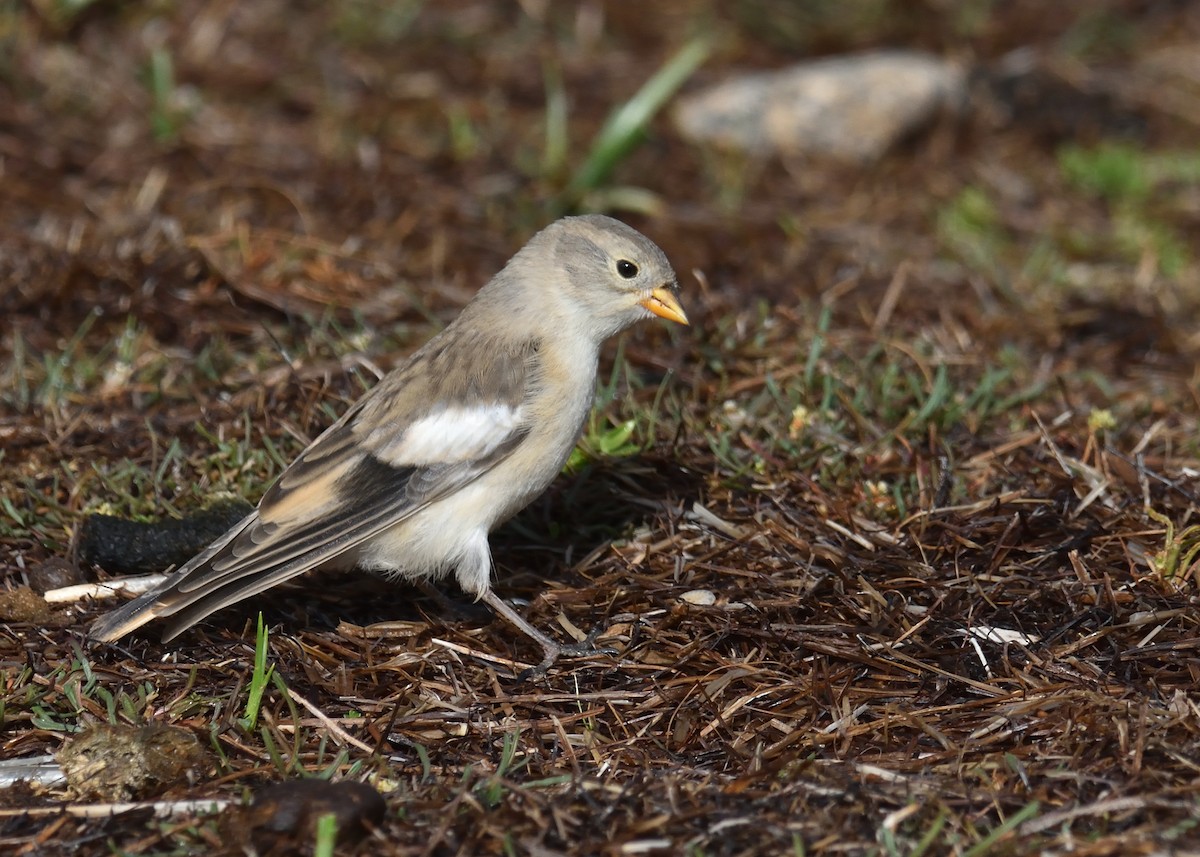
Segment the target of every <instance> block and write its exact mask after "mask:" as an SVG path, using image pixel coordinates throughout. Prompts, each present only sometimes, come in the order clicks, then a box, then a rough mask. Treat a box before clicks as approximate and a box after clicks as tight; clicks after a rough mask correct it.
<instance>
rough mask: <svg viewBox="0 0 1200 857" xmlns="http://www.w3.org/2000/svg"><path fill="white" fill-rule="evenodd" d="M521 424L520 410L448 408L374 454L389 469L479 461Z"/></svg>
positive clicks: (484, 406) (407, 430)
mask: <svg viewBox="0 0 1200 857" xmlns="http://www.w3.org/2000/svg"><path fill="white" fill-rule="evenodd" d="M520 422H521V409H520V408H510V407H509V406H508V405H500V404H491V405H477V406H473V407H466V408H464V407H449V408H443V409H442V410H440V411H436V412H434V413H432V414H430V415H429V416H427V417H425V418H424V419H420V420H417V421H416V422H414V423H413V424H412V425H410V426H409V427H408V428H407V429H405V430H404V432H403V433H402V434H401V435H399V436H398V437H396V438H395V439H393V440H389V441H388V442H386V443H384V444H381V445H380V446H379V447H377V451H376V455H378V456H379V458H380V459H381V460H383V461H386V462H387V463H388V464H391V465H393V466H397V467H400V466H405V465H422V464H456V463H459V462H463V461H472V460H474V459H477V458H483V457H485V456H487V455H489V454H490V453H491V452H492V451H494V450H495V449H496V447H497V446H499V445H500V444H501V443H502V442H503V441H504V440H505V439H506V438H507V437H508V435H509V434H510V433H511V432H512V430H513V429H514V428H516V427H517V425H519V424H520Z"/></svg>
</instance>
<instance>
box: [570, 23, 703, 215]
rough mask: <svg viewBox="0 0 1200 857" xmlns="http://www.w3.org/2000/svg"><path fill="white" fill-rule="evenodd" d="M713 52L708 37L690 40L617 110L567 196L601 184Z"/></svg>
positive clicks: (576, 174)
mask: <svg viewBox="0 0 1200 857" xmlns="http://www.w3.org/2000/svg"><path fill="white" fill-rule="evenodd" d="M711 52H712V45H711V43H710V41H709V39H708V38H706V37H700V38H696V39H693V40H692V41H690V42H688V43H687V44H686V45H684V47H683V48H682V49H681V50H680V51H679V52H678V53H676V54H675V55H674V56H673V57H671V59H669V60H668V61H667V63H666V65H664V66H663V67H662V68H661V69H659V70H658V71H657V72H656V73H655V74H654V76H653V77H651V78H650V79H649V80H648V81H646V83H645V84H643V86H642V88H641V89H639V90H638V91H637V94H636V95H634V96H633V98H631V99H629V100H628V101H626V102H625V103H624V104H622V105H621V106H620V107H618V108H617V109H616V110H614V111H613V112H612V113H611V114H610V115H609V117H608V120H607V121H606V122H605V123H604V127H602V128H601V129H600V133H599V134H597V135H596V140H595V142H594V143H593V144H592V148H591V151H589V152H588V154H587V158H586V159H585V160H584V162H583V165H582V166H581V167H580V168H579V171H578V172H576V173H575V177H574V179H572V181H571V185H570V187H569V188H568V192H567V196H568V197H569V198H570V199H572V200H575V199H578V197H579V196H580V195H582V194H583V193H585V192H586V191H589V190H592V189H593V188H596V187H598V186H599V185H601V184H602V183H603V182H604V181H605V179H607V178H608V177H609V175H610V174H611V173H612V171H613V169H615V168H616V166H617V164H619V163H620V162H621V161H622V160H623V159H624V158H625V156H626V155H628V154H629V152H630V151H632V149H633V148H634V146H636V145H637V143H638V142H639V140H640V139H641V134H642V131H643V130H644V129H645V127H646V125H647V124H649V122H650V120H651V119H653V118H654V115H655V114H656V113H658V111H659V110H660V109H662V106H663V105H664V104H666V103H667V101H668V100H669V99H670V98H671V96H672V95H674V94H675V92H676V91H677V90H678V89H679V87H681V86H682V85H683V84H684V82H685V81H686V80H687V79H688V78H689V77H691V76H692V73H693V72H695V71H696V69H698V68H699V67H700V66H701V65H702V64H703V63H704V61H705V60H706V59H708V56H709V54H710V53H711Z"/></svg>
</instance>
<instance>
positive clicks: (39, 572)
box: [26, 556, 86, 595]
mask: <svg viewBox="0 0 1200 857" xmlns="http://www.w3.org/2000/svg"><path fill="white" fill-rule="evenodd" d="M26 577H28V578H29V588H30V589H32V590H33V591H34V592H36V593H38V594H39V595H45V594H46V593H47V592H49V591H50V590H51V589H62V588H63V587H64V586H74V585H75V584H77V583H83V582H84V581H85V580H86V578H85V577H84V574H83V570H82V569H80V568H79V566H77V565H75V564H74V563H72V562H70V561H69V560H66V559H63V558H62V557H57V556H52V557H50V558H49V559H48V560H46V561H45V562H43V563H39V564H37V565H35V566H33V567H32V568H30V569H29V571H27V572H26Z"/></svg>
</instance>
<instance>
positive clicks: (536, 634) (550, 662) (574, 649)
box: [483, 590, 617, 681]
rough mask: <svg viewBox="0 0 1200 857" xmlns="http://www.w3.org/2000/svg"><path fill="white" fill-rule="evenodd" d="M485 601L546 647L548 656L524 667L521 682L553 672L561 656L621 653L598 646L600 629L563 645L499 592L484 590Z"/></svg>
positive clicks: (520, 676)
mask: <svg viewBox="0 0 1200 857" xmlns="http://www.w3.org/2000/svg"><path fill="white" fill-rule="evenodd" d="M483 600H484V602H485V603H487V604H488V605H489V606H490V607H491V608H492V609H493V610H495V611H496V612H497V613H499V614H500V616H501V617H503V618H504V619H506V620H507V621H508V623H509V624H510V625H512V626H513V627H515V628H517V629H518V630H520V631H521V632H522V633H523V634H525V636H527V637H529V638H530V639H532V640H535V641H536V642H537V643H538V645H540V646H541V647H542V651H543V652H544V653H545V657H544V658H542V662H541V663H540V664H538V665H537V666H536V667H530V668H529V669H526V670H521V672H520V673H518V674H517V681H528V680H529V679H536V678H543V677H544V676H545V675H546V673H547V672H549V670H550V667H552V666H554V664H555V663H557V662H558V659H559V658H561V657H563V656H566V657H573V658H579V657H584V658H586V657H594V656H596V655H615V654H617V650H616V649H611V648H608V647H607V646H597V645H596V637H598V636H599V635H600V629H599V628H597V629H596V630H594V631H592V633H590V634H588V635H587V637H586V638H585V639H584V640H583V641H581V642H578V643H567V644H566V645H563V644H562V643H558V642H555V641H554V640H551V639H550V638H549V637H547V636H546V635H545V634H543V633H542V632H541V631H539V630H538V629H537V628H535V627H533V626H532V625H530V624H529V623H528V622H526V621H525V620H524V619H522V618H521V616H520V614H518V613H517V611H516V610H513V609H512V608H511V607H509V606H508V605H507V604H505V603H504V601H503V600H502V599H501V598H500V597H499V596H498V595H496V593H494V592H492V591H490V590H489V591H488V592H486V593H484V596H483Z"/></svg>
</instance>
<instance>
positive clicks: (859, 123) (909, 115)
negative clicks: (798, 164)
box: [675, 51, 967, 162]
mask: <svg viewBox="0 0 1200 857" xmlns="http://www.w3.org/2000/svg"><path fill="white" fill-rule="evenodd" d="M966 95H967V82H966V75H965V73H964V71H963V69H962V68H960V67H959V66H957V65H955V64H954V63H950V62H946V61H944V60H941V59H938V58H937V57H934V56H930V55H927V54H921V53H915V52H910V51H878V52H872V53H864V54H858V55H856V56H846V57H834V58H831V59H824V60H818V61H815V62H810V63H804V64H802V65H798V66H793V67H792V68H789V69H784V70H782V71H775V72H766V73H760V74H748V75H745V76H742V77H737V78H733V79H730V80H727V81H725V82H724V83H720V84H717V85H716V86H714V87H712V88H710V89H708V90H705V91H703V92H699V93H696V94H695V95H692V96H690V97H687V98H685V99H683V100H681V101H680V103H679V105H678V107H677V108H676V110H675V123H676V125H677V127H678V128H679V130H680V132H681V133H682V134H683V135H684V136H685V137H687V138H689V139H691V140H693V141H696V142H702V143H709V144H712V145H715V146H718V147H721V148H725V149H731V150H734V151H740V152H745V153H747V154H752V155H769V154H807V155H822V156H827V157H834V158H838V159H840V160H847V161H858V162H866V161H871V160H874V159H876V158H878V157H880V156H881V155H882V154H883V153H884V152H886V151H887V150H888V149H889V148H890V147H891V146H892V145H894V144H895V143H896V142H897V141H898V140H900V139H902V138H903V137H904V136H905V135H907V134H909V133H911V132H912V131H914V130H916V129H917V128H919V127H920V126H921V125H923V124H925V123H927V122H929V121H930V120H931V119H932V118H934V117H935V116H936V115H937V114H938V113H939V112H941V111H951V112H959V111H961V110H962V109H963V106H964V105H965V103H966Z"/></svg>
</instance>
